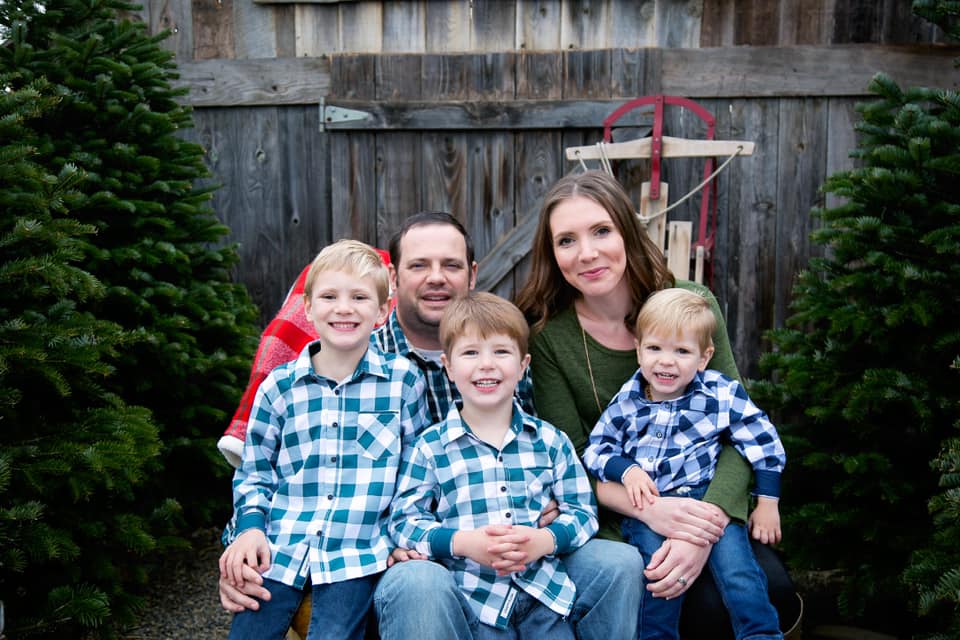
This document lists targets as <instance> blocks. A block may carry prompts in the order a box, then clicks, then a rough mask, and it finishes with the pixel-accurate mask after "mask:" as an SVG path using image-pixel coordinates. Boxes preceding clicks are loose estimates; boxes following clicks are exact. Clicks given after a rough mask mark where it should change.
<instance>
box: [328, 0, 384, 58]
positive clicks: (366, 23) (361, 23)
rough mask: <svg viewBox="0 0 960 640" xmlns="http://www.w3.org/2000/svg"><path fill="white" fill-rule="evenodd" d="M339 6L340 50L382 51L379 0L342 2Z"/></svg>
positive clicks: (381, 24)
mask: <svg viewBox="0 0 960 640" xmlns="http://www.w3.org/2000/svg"><path fill="white" fill-rule="evenodd" d="M339 8H340V19H339V23H338V24H339V29H340V49H339V50H340V51H344V52H347V51H352V52H355V53H380V52H381V51H383V37H382V35H381V34H382V33H383V6H382V3H380V2H374V1H371V0H363V1H362V2H344V3H342V4H340V5H339Z"/></svg>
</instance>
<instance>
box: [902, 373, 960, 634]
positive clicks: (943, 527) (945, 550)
mask: <svg viewBox="0 0 960 640" xmlns="http://www.w3.org/2000/svg"><path fill="white" fill-rule="evenodd" d="M953 367H954V369H958V368H960V358H958V359H957V360H956V361H954V365H953ZM956 407H957V408H958V409H960V402H957V403H956ZM954 427H955V428H956V429H960V420H957V421H956V422H955V423H954ZM931 467H932V469H933V470H934V471H935V472H936V473H938V474H939V475H940V489H941V491H940V492H939V493H937V494H935V495H934V496H933V497H932V498H930V501H929V503H928V506H929V509H930V513H931V514H932V515H933V533H932V535H931V538H930V541H929V544H928V546H927V547H926V548H923V549H919V550H917V551H916V552H915V553H914V554H913V556H912V558H911V564H910V566H909V567H908V568H907V570H906V571H905V572H904V579H905V580H906V582H907V583H908V584H909V585H911V586H912V587H913V589H914V590H915V591H916V593H917V596H918V602H919V604H918V608H919V611H920V613H921V615H923V616H925V617H928V618H933V619H934V620H936V624H935V625H934V626H935V628H937V629H940V630H941V632H940V633H936V634H933V635H930V636H928V639H929V640H947V639H948V638H958V637H960V437H953V438H950V439H949V440H947V441H946V442H945V443H944V445H943V448H942V450H941V452H940V455H939V456H938V457H937V459H936V460H934V461H933V462H932V463H931Z"/></svg>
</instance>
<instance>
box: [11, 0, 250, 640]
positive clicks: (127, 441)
mask: <svg viewBox="0 0 960 640" xmlns="http://www.w3.org/2000/svg"><path fill="white" fill-rule="evenodd" d="M130 8H131V7H130V5H128V4H126V3H122V2H112V1H105V0H88V1H83V0H57V1H54V2H46V3H43V4H42V5H41V4H35V3H33V2H32V1H19V0H17V1H8V2H4V3H2V4H0V26H2V27H4V28H5V36H6V37H7V39H8V41H7V43H6V46H4V47H2V48H0V76H2V77H3V81H4V86H5V87H6V88H7V95H6V96H5V98H4V109H5V111H4V113H3V114H2V115H3V116H4V120H3V126H4V130H3V131H2V134H3V135H2V137H0V140H2V141H3V143H2V144H3V150H2V153H3V154H4V156H3V158H4V161H3V162H0V168H2V170H3V176H4V177H3V180H4V181H3V183H2V185H0V191H2V197H3V199H4V200H3V204H2V209H0V221H2V225H3V226H2V229H0V233H2V245H0V246H2V247H3V249H2V251H3V254H2V270H3V271H2V273H0V287H2V288H3V290H2V291H0V296H2V297H0V412H2V413H0V424H2V427H0V434H2V435H0V438H2V442H3V446H2V447H0V562H2V565H0V587H2V591H0V594H2V595H0V598H2V599H3V600H5V601H6V605H7V606H6V611H7V631H8V633H11V637H20V636H21V635H26V634H27V633H28V632H29V631H35V632H37V633H50V632H51V631H52V630H56V631H57V632H58V633H62V634H66V635H68V636H70V635H74V634H76V630H77V629H79V628H87V629H92V628H95V629H96V630H97V633H98V634H100V635H103V636H109V635H111V634H112V633H113V632H114V631H115V629H116V628H118V627H119V626H122V625H125V624H128V623H130V622H132V621H133V620H134V618H133V615H134V613H135V608H136V606H137V603H138V599H137V597H136V596H135V595H134V591H135V589H134V587H135V585H137V584H143V583H145V582H146V580H147V577H148V575H149V571H150V569H151V568H152V567H154V566H155V565H156V563H158V562H159V561H160V560H161V559H162V554H163V553H164V552H165V551H168V550H170V549H171V548H177V547H180V546H182V545H184V544H185V542H184V540H183V538H182V537H180V534H182V533H183V532H185V531H186V530H187V527H193V526H196V525H197V524H202V525H204V526H209V525H211V524H212V525H219V524H222V523H223V522H224V521H225V519H226V517H227V514H228V513H229V510H230V505H229V476H228V473H229V469H228V468H227V465H226V464H225V463H224V461H223V459H222V457H221V456H220V455H219V453H218V452H217V451H216V448H215V442H216V439H217V438H218V437H219V435H220V434H221V433H222V431H223V429H224V427H225V426H226V424H227V421H228V418H229V415H230V413H231V412H232V411H233V409H234V408H235V406H236V403H237V401H238V399H239V396H240V393H241V391H242V387H243V385H244V383H245V382H246V380H247V377H248V375H249V366H250V361H251V356H252V353H253V350H254V348H255V347H256V334H257V327H256V325H255V320H256V311H255V309H254V307H253V306H252V305H251V303H250V301H249V298H248V296H247V293H246V291H245V289H244V288H243V287H242V286H241V285H238V284H235V283H232V282H231V281H230V269H231V268H232V266H233V265H234V264H235V262H236V259H237V254H236V251H235V248H234V247H232V246H225V244H224V242H223V240H224V236H225V234H226V232H227V230H226V228H225V227H223V226H222V225H221V224H220V223H219V222H218V220H217V218H216V216H215V215H214V213H213V211H212V210H211V209H210V206H209V201H210V195H211V192H210V188H204V187H199V186H198V184H199V183H198V181H200V180H202V179H204V178H206V177H207V176H208V172H207V170H206V168H205V167H204V165H203V153H202V149H201V148H200V147H199V146H198V145H195V144H192V143H189V142H186V141H184V140H183V139H182V137H180V136H179V135H178V133H179V132H180V131H181V130H182V129H184V128H186V127H189V126H191V125H192V122H191V117H190V112H189V110H188V109H186V108H184V107H182V106H180V105H179V104H178V103H177V98H178V97H179V96H180V93H179V92H178V91H175V90H173V89H172V88H171V86H170V80H171V79H172V78H174V77H175V75H176V73H175V65H174V63H173V61H172V54H170V53H169V52H167V51H164V50H163V49H162V48H161V47H160V46H159V42H160V41H161V40H162V38H163V37H165V36H157V37H149V36H147V35H145V30H144V27H143V25H141V24H136V23H133V22H130V21H127V20H123V19H119V18H118V11H123V10H127V9H130ZM24 96H31V97H36V96H42V97H43V99H42V100H40V99H38V100H37V101H36V103H37V106H36V108H37V109H39V108H40V105H43V108H44V111H43V115H42V117H37V116H36V112H35V111H30V109H32V108H34V107H32V106H31V105H30V99H28V98H25V97H24ZM51 176H54V177H51ZM158 436H159V437H158ZM14 631H16V632H18V635H16V636H14V635H13V632H14Z"/></svg>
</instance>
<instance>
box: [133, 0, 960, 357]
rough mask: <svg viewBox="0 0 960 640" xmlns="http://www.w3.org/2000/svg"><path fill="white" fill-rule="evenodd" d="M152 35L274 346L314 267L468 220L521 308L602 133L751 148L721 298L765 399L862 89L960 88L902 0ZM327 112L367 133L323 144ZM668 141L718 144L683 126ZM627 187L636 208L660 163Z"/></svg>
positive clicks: (211, 25) (360, 18)
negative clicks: (558, 212)
mask: <svg viewBox="0 0 960 640" xmlns="http://www.w3.org/2000/svg"><path fill="white" fill-rule="evenodd" d="M904 7H906V10H904ZM141 16H142V17H143V19H144V20H145V21H147V22H148V23H149V24H150V25H151V29H153V30H155V31H156V30H159V29H162V28H170V29H172V30H175V31H176V32H175V33H174V35H173V36H172V37H171V38H169V39H168V41H167V44H168V46H170V48H171V49H173V50H174V51H176V53H177V56H178V60H180V68H181V76H182V77H181V83H182V84H183V85H184V86H187V87H189V88H190V89H191V93H190V96H189V97H188V98H187V101H188V102H189V103H191V104H192V105H193V106H194V107H195V111H194V120H195V128H194V129H193V130H192V131H190V132H187V134H186V135H188V136H189V137H191V138H192V139H195V140H197V141H198V142H200V143H201V144H202V145H203V146H204V148H205V150H206V153H207V159H208V165H209V167H210V169H211V173H212V178H211V182H213V183H216V184H219V185H221V186H220V188H219V189H218V190H217V191H216V193H215V196H214V201H213V206H214V208H215V210H216V211H217V213H218V215H219V216H220V217H221V219H222V220H223V221H224V223H225V224H227V225H228V226H229V227H230V229H231V233H230V237H229V241H230V242H236V243H238V245H239V247H240V255H241V263H240V265H239V267H238V268H237V273H236V277H237V278H238V279H239V280H240V281H242V282H244V283H245V284H246V285H247V286H248V288H249V290H250V291H251V294H252V296H253V298H254V300H255V301H256V302H257V304H258V305H259V306H260V308H261V312H262V318H263V320H264V322H266V321H267V320H268V319H269V318H270V317H271V316H272V314H273V313H274V311H275V310H276V309H277V308H278V306H279V305H280V302H281V301H282V298H283V296H284V294H285V293H286V289H287V287H288V286H289V284H290V283H291V282H292V280H293V278H294V277H295V276H296V274H297V273H299V271H300V269H301V268H302V266H303V265H304V264H306V262H307V261H308V260H309V259H310V258H311V257H312V256H313V255H315V253H316V251H317V250H318V249H319V248H321V247H322V246H324V245H325V244H327V243H329V242H331V241H332V240H334V239H336V238H339V237H354V238H359V239H362V240H365V241H368V242H371V243H373V244H376V245H378V246H386V242H387V239H388V238H389V236H390V235H391V234H392V233H393V231H394V230H395V229H396V228H397V225H398V224H399V222H400V220H402V219H403V218H404V217H405V216H406V215H408V214H409V213H411V212H414V211H418V210H423V209H446V210H450V211H451V212H453V213H455V214H456V215H457V216H458V217H459V218H460V219H461V220H463V222H464V223H465V225H466V226H467V228H468V229H469V230H470V232H471V234H472V236H473V237H474V240H475V244H476V247H477V256H478V259H479V260H480V261H481V282H480V284H481V286H483V287H484V288H487V289H490V290H493V291H496V292H497V293H500V294H502V295H504V296H508V297H509V296H511V295H512V294H513V293H514V292H515V290H516V288H517V287H518V285H519V284H520V283H522V281H523V278H524V276H525V274H526V269H527V261H526V258H525V256H526V253H527V250H528V247H529V236H530V233H531V232H532V222H533V220H534V219H535V216H536V213H537V210H538V208H539V204H540V199H541V197H542V195H543V193H544V192H545V190H546V189H547V188H548V187H549V186H550V184H552V183H553V181H554V180H556V179H557V178H559V177H560V176H562V175H564V174H565V173H568V172H570V171H574V170H577V164H576V163H574V162H570V161H567V160H566V159H565V157H564V149H565V148H566V147H568V146H573V145H585V144H593V143H594V142H596V141H598V140H600V139H601V137H602V131H601V122H602V120H603V118H604V117H605V116H606V115H608V114H609V113H610V112H611V111H613V110H614V109H615V108H616V107H617V106H619V105H620V104H622V103H623V102H625V101H627V100H629V99H631V98H633V97H637V96H642V95H653V94H657V93H666V94H671V95H682V96H687V97H690V98H692V99H694V100H696V101H697V102H698V103H699V104H700V105H702V106H703V107H705V108H706V109H707V110H709V111H710V112H712V113H713V114H714V116H715V117H716V118H717V132H716V137H717V138H718V139H740V140H750V141H753V142H755V143H756V151H755V153H754V154H753V155H752V156H750V157H743V158H738V159H736V160H734V161H733V162H732V163H731V165H730V167H729V168H728V170H727V171H725V172H724V173H723V174H722V175H721V177H720V180H719V193H718V206H719V228H718V232H717V249H716V252H715V258H714V262H715V269H716V273H715V279H714V283H713V289H714V292H715V293H716V294H717V296H718V298H719V300H720V302H721V304H722V306H723V308H724V310H725V312H726V315H727V320H728V325H729V331H730V336H731V340H732V341H733V344H734V350H735V353H736V354H737V358H738V362H739V363H740V364H741V368H742V369H743V370H744V372H745V373H748V374H749V375H756V374H757V373H758V370H757V361H758V358H759V356H760V354H761V353H762V352H763V351H764V350H765V349H766V348H767V345H765V344H764V342H763V340H762V334H763V332H764V331H766V330H767V329H769V328H771V327H775V326H781V325H782V323H783V321H784V319H785V318H786V317H787V316H788V315H789V309H788V305H789V301H790V290H791V286H792V282H793V280H794V278H795V276H796V273H797V272H798V271H799V270H800V269H801V268H803V266H804V265H805V264H806V263H807V261H808V259H809V258H810V256H811V254H812V253H813V252H815V251H816V250H817V248H815V247H811V246H810V243H809V232H810V230H811V228H812V224H813V222H812V220H811V217H810V215H809V212H810V209H811V207H814V206H819V205H822V204H823V196H822V195H821V194H820V191H819V188H820V186H821V185H822V183H823V181H824V179H825V177H826V176H827V175H830V174H831V173H833V172H835V171H837V170H840V169H843V168H847V167H849V166H850V163H851V161H850V160H849V158H848V153H849V151H850V150H851V149H852V148H853V146H854V144H855V138H854V132H853V123H854V122H855V121H856V113H855V111H854V105H855V104H856V102H858V101H860V100H862V99H863V98H864V94H865V87H866V84H867V82H868V81H869V78H870V77H871V76H872V74H873V73H874V72H875V71H877V70H884V71H886V72H887V73H889V74H890V75H892V76H893V77H894V78H895V79H897V80H898V81H900V82H901V83H903V84H911V85H928V86H945V87H952V88H957V85H958V77H957V72H956V71H955V70H954V69H953V67H952V66H951V62H952V56H956V55H958V52H957V51H955V50H952V49H945V48H942V47H935V48H931V47H930V46H928V45H929V43H931V42H938V41H939V40H940V39H941V35H940V34H939V33H938V32H937V31H936V30H934V29H932V28H930V27H929V26H927V25H924V24H923V23H921V22H919V21H918V20H917V19H915V18H912V17H911V16H910V14H909V2H902V1H895V0H881V1H879V2H877V1H867V0H864V1H861V2H839V1H834V0H806V1H805V2H800V3H796V2H788V1H787V0H782V1H772V2H745V1H741V0H736V1H733V0H727V1H719V0H718V1H711V0H702V1H681V0H677V1H671V2H664V1H660V0H658V1H656V2H652V1H648V2H620V1H617V0H609V1H606V2H587V1H578V2H571V1H569V0H564V1H562V2H527V1H523V0H519V1H517V2H508V1H504V2H482V1H480V0H474V1H473V2H472V3H467V2H431V1H425V2H323V3H320V2H314V3H310V2H301V3H297V4H287V3H268V2H261V3H253V2H250V0H220V1H219V2H216V1H214V2H209V1H208V0H193V1H192V2H186V0H166V1H164V2H148V3H147V4H146V6H145V8H144V11H143V12H142V14H141ZM918 43H919V44H918ZM321 103H322V104H324V105H327V106H330V105H335V106H346V107H349V108H353V109H359V110H363V111H366V112H368V113H370V114H371V117H370V118H369V119H368V120H367V121H362V122H330V123H322V122H321V121H322V119H323V117H322V115H323V113H324V112H323V111H322V109H321ZM322 125H323V126H322ZM631 125H632V127H630V128H627V129H624V130H622V131H618V132H617V134H616V136H617V137H618V139H626V138H630V137H640V136H645V135H647V134H648V131H649V125H650V117H649V114H646V115H644V114H640V115H638V116H636V117H635V118H634V119H633V121H632V122H631ZM665 133H666V134H667V135H673V136H679V137H692V138H696V137H700V136H702V134H703V130H702V127H701V126H700V125H699V123H698V121H697V119H696V118H695V117H693V116H692V115H691V114H690V113H689V112H686V111H683V110H673V109H668V111H667V119H666V127H665ZM616 170H617V175H618V178H619V179H620V180H621V181H622V182H623V183H624V184H625V185H626V186H627V188H628V190H629V191H630V192H631V193H632V194H633V195H634V196H635V197H636V198H639V184H640V182H641V181H642V180H644V179H646V178H647V177H648V175H649V166H648V165H647V163H645V162H642V161H622V162H619V163H618V164H617V167H616ZM701 172H702V161H701V160H686V159H669V160H665V161H664V167H663V179H664V180H665V181H666V182H668V183H669V184H670V195H671V201H673V200H675V199H676V198H677V197H679V196H680V195H682V194H683V193H686V191H687V190H688V189H690V188H691V187H693V186H694V185H696V184H697V183H698V182H699V181H700V179H701ZM828 204H829V203H828ZM698 216H699V199H698V198H696V197H695V198H693V199H691V201H690V202H689V203H687V204H685V205H682V206H681V207H679V208H678V209H676V210H674V211H672V212H671V215H670V217H671V219H681V220H692V221H694V223H695V225H694V226H695V229H696V222H697V219H698Z"/></svg>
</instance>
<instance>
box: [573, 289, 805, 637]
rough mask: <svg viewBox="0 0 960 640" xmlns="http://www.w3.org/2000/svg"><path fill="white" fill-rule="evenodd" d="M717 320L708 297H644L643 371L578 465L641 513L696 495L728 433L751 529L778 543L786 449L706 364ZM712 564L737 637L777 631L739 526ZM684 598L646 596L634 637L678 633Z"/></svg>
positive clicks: (631, 523)
mask: <svg viewBox="0 0 960 640" xmlns="http://www.w3.org/2000/svg"><path fill="white" fill-rule="evenodd" d="M715 324H716V316H714V314H713V311H712V310H711V309H710V305H709V303H708V302H707V300H706V299H705V298H703V297H702V296H700V295H697V294H696V293H694V292H692V291H688V290H685V289H679V288H675V289H664V290H662V291H658V292H656V293H654V294H653V295H652V296H650V298H649V299H648V300H647V301H646V302H645V303H644V305H643V308H642V309H641V310H640V314H639V315H638V317H637V321H636V336H637V360H638V361H639V364H640V368H639V369H638V370H637V372H636V373H635V374H634V375H633V377H632V378H631V379H630V380H628V381H627V382H626V383H625V384H624V385H623V387H621V389H620V391H619V392H618V393H617V395H616V396H614V398H613V400H611V401H610V404H609V405H608V406H607V409H606V410H605V411H604V412H603V414H602V415H601V416H600V420H599V421H598V422H597V425H596V427H594V429H593V432H592V433H591V434H590V444H589V445H588V446H587V449H586V451H585V452H584V456H583V459H584V463H585V464H586V466H587V468H588V469H589V470H590V472H591V473H593V474H594V475H595V476H597V477H598V478H600V479H601V480H604V481H613V482H621V483H622V484H623V485H624V486H625V487H626V489H627V492H628V493H629V495H630V496H631V500H632V502H633V504H634V506H636V507H637V508H641V509H642V508H643V506H644V505H645V504H648V503H652V502H653V501H654V500H655V496H659V495H684V496H687V497H692V498H702V497H703V494H704V492H705V490H706V487H707V484H708V483H709V482H710V479H711V478H712V477H713V471H714V469H715V467H716V461H717V456H718V455H719V453H720V446H721V438H728V439H729V440H730V442H731V443H732V444H733V446H734V448H735V449H736V450H737V451H739V452H740V454H741V455H743V456H744V457H745V458H746V459H747V460H748V461H749V462H750V463H751V464H752V465H753V468H754V473H755V475H756V488H755V491H754V493H755V495H757V508H756V510H755V511H754V512H753V514H752V515H751V516H750V526H751V527H752V530H753V535H754V537H755V538H757V539H758V540H761V541H763V542H776V541H779V540H780V515H779V513H778V510H777V501H778V499H779V496H780V474H781V472H782V471H783V467H784V464H785V461H786V458H785V455H784V450H783V445H782V444H781V442H780V438H779V437H778V435H777V432H776V429H774V427H773V425H772V424H771V423H770V421H769V419H768V418H767V416H766V414H765V413H764V412H763V411H761V410H760V409H759V408H758V407H757V406H756V405H755V404H753V402H751V401H750V398H749V397H748V396H747V393H746V391H744V389H743V387H742V386H741V385H740V383H739V382H737V381H736V380H732V379H730V378H727V377H726V376H724V375H723V374H721V373H719V372H718V371H713V370H706V366H707V362H709V360H710V356H712V355H713V341H712V338H711V336H712V335H713V332H714V329H715ZM622 528H623V535H624V539H625V540H626V541H627V542H630V543H632V544H634V545H636V546H637V547H638V548H639V549H640V551H641V553H643V554H652V553H653V552H654V551H656V550H657V549H658V548H659V547H660V545H661V543H662V542H663V538H662V537H661V536H659V535H657V534H656V533H654V532H653V531H652V530H651V529H650V528H649V527H647V526H646V525H644V524H643V523H642V522H640V521H639V520H637V519H634V518H625V519H624V521H623V524H622ZM709 567H710V571H711V573H712V574H713V577H714V580H715V582H716V584H717V588H718V589H719V591H720V593H721V595H722V596H723V600H724V603H725V604H726V605H727V607H728V608H729V609H730V619H731V623H732V625H733V630H734V634H735V635H736V637H737V638H738V639H741V638H750V639H752V640H756V639H764V638H770V639H775V638H777V639H778V638H782V637H783V635H782V634H781V633H780V626H779V623H778V620H777V611H776V609H774V608H773V606H772V605H771V604H770V601H769V598H768V596H767V582H766V576H765V575H764V573H763V571H761V570H760V568H759V566H758V565H757V562H756V559H755V558H754V556H753V553H752V551H751V549H750V543H749V540H748V538H747V533H746V529H745V528H744V527H743V526H742V525H739V524H737V523H734V522H731V523H730V524H729V525H727V528H726V530H725V531H724V534H723V536H721V537H720V540H719V541H718V542H717V543H716V545H715V546H714V548H713V550H712V551H711V553H710V560H709ZM679 580H680V581H681V582H683V580H684V578H683V577H681V578H679ZM682 602H683V596H680V597H678V598H674V599H670V600H665V599H662V598H654V597H652V596H651V595H650V593H649V592H645V593H644V599H643V604H642V605H641V609H640V611H641V616H640V623H639V625H640V629H639V631H640V634H639V635H640V638H642V639H643V640H648V639H649V640H652V639H655V638H656V639H660V638H678V637H679V629H678V623H679V619H680V605H681V604H682Z"/></svg>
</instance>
